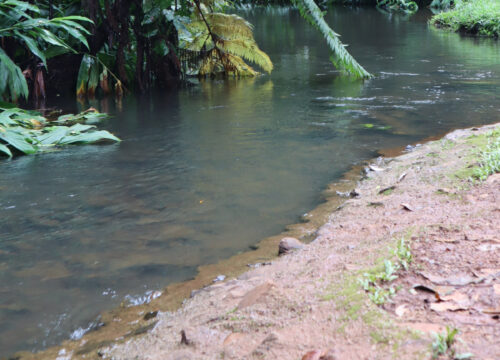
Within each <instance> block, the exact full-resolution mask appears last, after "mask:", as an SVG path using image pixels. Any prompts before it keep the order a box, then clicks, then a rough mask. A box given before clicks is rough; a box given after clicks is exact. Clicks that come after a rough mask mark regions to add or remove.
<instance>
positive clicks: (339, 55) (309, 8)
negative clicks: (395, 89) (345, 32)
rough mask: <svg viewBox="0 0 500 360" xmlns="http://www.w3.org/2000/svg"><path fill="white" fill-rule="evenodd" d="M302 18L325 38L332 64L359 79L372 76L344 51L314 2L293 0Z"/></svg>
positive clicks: (312, 0)
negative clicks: (330, 53)
mask: <svg viewBox="0 0 500 360" xmlns="http://www.w3.org/2000/svg"><path fill="white" fill-rule="evenodd" d="M293 3H294V4H295V5H296V6H297V7H298V9H299V10H300V13H301V14H302V16H303V17H304V18H305V19H306V20H307V21H308V22H309V23H310V24H311V25H312V26H314V27H315V28H316V29H318V30H319V32H320V33H321V34H322V35H323V37H324V38H325V40H326V42H327V44H328V46H329V48H330V50H331V52H332V56H331V60H332V62H333V64H334V65H335V66H336V67H337V68H338V69H341V70H343V71H346V72H347V73H349V74H351V75H353V76H355V77H358V78H361V79H368V78H371V77H372V75H371V74H370V73H369V72H368V71H366V70H365V69H364V68H363V67H362V66H361V65H360V64H359V63H358V62H357V61H356V60H355V59H354V58H353V57H352V56H351V54H349V52H348V51H347V50H346V45H344V44H342V42H341V41H340V39H339V38H340V35H339V34H337V33H336V32H334V31H333V30H332V29H331V28H330V26H328V24H327V22H326V21H325V19H324V13H323V12H322V11H321V10H320V8H319V7H318V5H316V3H315V2H314V0H293Z"/></svg>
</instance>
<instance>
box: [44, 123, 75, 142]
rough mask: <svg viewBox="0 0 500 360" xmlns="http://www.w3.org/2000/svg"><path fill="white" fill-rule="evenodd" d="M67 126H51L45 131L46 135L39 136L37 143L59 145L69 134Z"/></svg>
mask: <svg viewBox="0 0 500 360" xmlns="http://www.w3.org/2000/svg"><path fill="white" fill-rule="evenodd" d="M68 132H69V129H68V128H67V127H66V126H51V127H49V128H45V129H44V133H43V134H41V135H39V136H37V141H39V142H40V144H42V145H57V144H59V142H60V141H61V140H62V139H63V138H64V137H65V136H66V135H67V134H68Z"/></svg>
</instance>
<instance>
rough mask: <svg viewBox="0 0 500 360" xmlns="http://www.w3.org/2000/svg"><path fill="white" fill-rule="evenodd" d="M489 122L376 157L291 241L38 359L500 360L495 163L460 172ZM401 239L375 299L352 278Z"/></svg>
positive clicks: (381, 266) (374, 270)
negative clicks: (320, 219)
mask: <svg viewBox="0 0 500 360" xmlns="http://www.w3.org/2000/svg"><path fill="white" fill-rule="evenodd" d="M494 128H500V124H497V125H492V126H486V127H483V128H480V129H468V130H459V131H455V132H453V133H451V134H449V135H447V136H446V137H445V138H443V139H442V140H438V141H433V142H430V143H427V144H425V145H422V146H419V147H417V148H415V149H414V150H412V151H411V152H408V153H406V154H404V155H401V156H398V157H396V158H393V159H388V158H386V159H382V160H380V161H378V162H377V163H374V164H373V165H372V166H371V167H370V168H369V169H368V170H367V174H366V177H365V179H364V180H362V181H360V182H359V183H358V184H357V186H356V189H355V192H351V195H350V196H354V197H352V198H349V199H348V200H347V201H345V202H344V203H343V204H342V205H340V206H338V207H337V208H336V209H332V210H331V211H330V213H329V216H328V218H327V219H326V223H325V224H324V225H322V226H321V227H320V228H319V229H318V230H317V231H316V232H315V233H314V235H315V236H314V241H312V242H311V243H309V244H307V245H304V247H303V248H302V249H300V250H295V251H291V252H290V253H288V254H286V255H283V256H281V257H279V258H275V259H273V260H271V261H267V260H266V262H265V263H261V264H257V265H256V266H255V267H254V268H253V269H252V270H250V271H248V272H246V273H244V274H242V275H239V276H237V277H233V276H228V277H227V278H226V279H225V280H224V281H221V282H217V283H215V284H213V285H210V286H207V287H204V288H202V289H201V290H197V291H193V293H192V296H191V297H190V298H189V299H187V300H185V301H184V303H183V306H182V307H181V308H180V309H178V310H176V311H162V309H161V308H159V309H158V310H160V311H159V312H155V311H152V310H154V306H155V302H154V301H153V302H152V303H151V305H150V308H148V309H147V311H146V310H145V309H144V308H140V307H139V308H135V309H132V310H130V311H133V312H135V313H136V317H137V318H138V319H136V320H133V321H132V320H131V321H129V322H130V323H131V324H129V325H136V327H137V330H135V331H134V332H131V331H129V333H127V334H125V335H123V334H119V335H117V337H118V339H115V340H114V341H112V342H110V341H106V342H102V343H100V344H99V343H95V339H94V343H92V346H91V347H90V348H87V349H86V348H85V347H86V346H87V345H89V340H88V337H87V338H86V337H84V338H83V339H82V340H81V341H80V343H78V344H76V345H75V343H71V344H70V343H67V344H66V345H65V344H63V346H62V347H58V348H57V349H56V350H54V349H52V350H50V351H51V352H46V353H45V356H44V357H43V358H50V354H52V358H54V357H56V358H57V359H59V360H63V359H80V358H81V359H101V358H104V359H162V360H163V359H306V360H307V359H330V360H331V359H388V358H396V359H430V358H432V357H433V356H434V357H435V358H439V359H453V358H454V357H456V356H459V355H460V356H464V358H466V357H467V356H469V355H471V354H473V356H474V359H491V360H493V359H500V341H499V340H498V339H500V320H499V315H500V256H499V255H500V175H499V174H495V175H492V176H490V177H489V178H488V180H486V181H484V182H476V181H471V180H470V175H471V173H472V171H473V169H474V167H475V166H477V153H478V151H479V150H480V148H481V147H482V146H484V144H485V143H486V142H487V138H486V137H485V135H484V134H486V133H488V132H491V131H492V129H494ZM402 239H403V240H404V241H405V242H406V243H407V244H409V247H410V252H411V256H408V257H407V260H408V263H409V267H408V269H404V267H403V266H400V268H399V269H398V270H397V271H395V272H394V274H393V275H395V276H397V278H396V279H391V280H390V281H383V280H380V281H379V282H378V283H377V286H378V287H379V288H380V289H383V291H382V292H381V294H382V295H383V294H386V293H388V292H389V291H390V290H391V289H392V290H393V291H394V292H395V294H394V295H393V296H387V298H386V299H385V300H384V301H378V302H379V304H378V305H377V304H375V303H374V296H373V293H370V292H367V291H365V290H364V289H363V286H362V284H363V281H362V280H363V279H366V278H367V276H368V275H365V274H378V273H380V272H384V271H385V270H386V267H387V265H386V263H387V260H389V261H391V264H398V263H401V260H400V259H399V260H398V257H397V256H396V255H395V253H396V251H397V249H398V244H401V240H402ZM274 246H276V244H275V245H274ZM276 253H277V247H276ZM384 261H385V263H384ZM379 299H380V297H379ZM375 302H377V301H375ZM110 317H111V318H110V319H111V320H109V323H113V319H112V317H113V315H112V314H111V315H110ZM115 320H116V321H115V322H116V323H118V322H121V323H122V325H124V324H123V323H125V322H126V320H123V317H120V318H119V317H118V315H116V319H115ZM446 327H449V330H446ZM453 329H457V331H458V333H457V335H456V336H455V337H453V336H452V334H451V333H452V331H453ZM446 331H448V333H449V334H450V337H449V339H448V340H449V341H448V344H446V345H447V349H446V348H445V349H444V351H441V352H440V353H439V351H438V350H437V348H438V346H437V345H439V342H437V341H436V340H435V334H436V333H437V334H446ZM97 333H98V332H97ZM443 342H444V343H446V340H442V341H441V343H443ZM433 343H434V345H435V346H434V347H435V349H436V350H433V348H432V344H433ZM441 345H442V344H441ZM82 349H83V350H82ZM39 355H40V356H38V357H37V358H42V356H41V354H39ZM21 358H22V359H24V358H26V359H27V358H30V356H29V355H27V354H24V355H23V356H22V357H21Z"/></svg>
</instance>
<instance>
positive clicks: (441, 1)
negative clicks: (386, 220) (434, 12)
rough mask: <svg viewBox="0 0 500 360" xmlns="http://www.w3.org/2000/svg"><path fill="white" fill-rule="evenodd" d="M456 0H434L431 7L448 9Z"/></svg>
mask: <svg viewBox="0 0 500 360" xmlns="http://www.w3.org/2000/svg"><path fill="white" fill-rule="evenodd" d="M454 2H455V1H454V0H432V2H431V5H430V7H431V9H438V10H447V9H449V8H451V7H452V6H453V4H454Z"/></svg>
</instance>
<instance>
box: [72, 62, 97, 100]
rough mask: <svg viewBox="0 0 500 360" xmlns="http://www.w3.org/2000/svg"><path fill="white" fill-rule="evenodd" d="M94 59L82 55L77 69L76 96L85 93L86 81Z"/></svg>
mask: <svg viewBox="0 0 500 360" xmlns="http://www.w3.org/2000/svg"><path fill="white" fill-rule="evenodd" d="M93 62H94V59H92V58H91V57H90V56H89V55H84V56H83V58H82V62H81V63H80V70H78V77H77V80H76V96H78V97H82V96H85V95H86V94H87V83H88V81H89V72H90V67H91V66H92V64H93Z"/></svg>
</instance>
